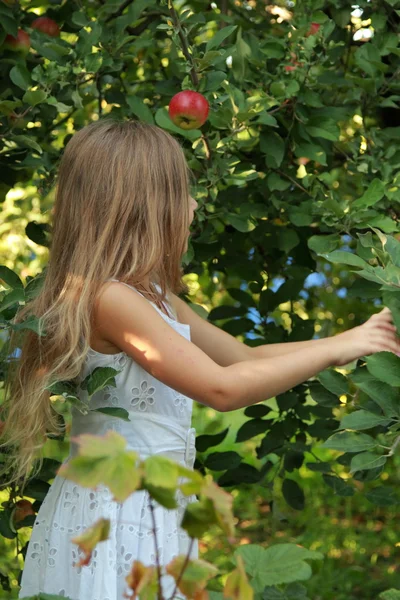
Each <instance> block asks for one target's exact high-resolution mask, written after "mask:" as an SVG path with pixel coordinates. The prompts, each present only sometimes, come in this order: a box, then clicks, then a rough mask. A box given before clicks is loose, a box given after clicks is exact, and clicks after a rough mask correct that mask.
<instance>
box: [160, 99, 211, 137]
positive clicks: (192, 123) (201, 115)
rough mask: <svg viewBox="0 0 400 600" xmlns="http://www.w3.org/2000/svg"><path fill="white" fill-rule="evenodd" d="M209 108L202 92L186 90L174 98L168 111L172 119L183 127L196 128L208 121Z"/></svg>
mask: <svg viewBox="0 0 400 600" xmlns="http://www.w3.org/2000/svg"><path fill="white" fill-rule="evenodd" d="M209 108H210V107H209V104H208V101H207V100H206V98H205V97H204V96H203V95H202V94H199V92H194V91H192V90H184V91H182V92H179V93H178V94H175V96H174V97H173V98H172V100H171V102H170V103H169V109H168V112H169V116H170V119H171V121H172V122H173V123H174V124H175V125H177V126H178V127H180V128H181V129H196V128H197V127H201V126H202V125H203V123H205V122H206V120H207V117H208V111H209Z"/></svg>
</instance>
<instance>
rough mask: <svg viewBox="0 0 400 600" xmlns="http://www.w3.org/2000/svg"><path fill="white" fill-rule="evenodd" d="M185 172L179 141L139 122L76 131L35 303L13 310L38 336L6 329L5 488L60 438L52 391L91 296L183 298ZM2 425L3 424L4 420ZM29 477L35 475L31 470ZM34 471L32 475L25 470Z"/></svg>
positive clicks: (76, 359)
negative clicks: (113, 284) (150, 286)
mask: <svg viewBox="0 0 400 600" xmlns="http://www.w3.org/2000/svg"><path fill="white" fill-rule="evenodd" d="M191 175H192V173H191V171H190V169H189V167H188V165H187V163H186V160H185V156H184V152H183V150H182V148H181V146H180V144H179V143H178V142H177V141H176V140H175V139H174V138H173V137H172V136H171V135H169V134H168V133H167V132H165V131H164V130H162V129H160V128H159V127H156V126H154V125H148V124H146V123H141V122H138V121H123V122H121V121H115V120H113V119H110V118H106V119H102V120H99V121H96V122H93V123H91V124H89V125H87V126H86V127H84V128H83V129H81V130H80V131H79V132H77V133H75V134H74V135H73V136H72V138H71V139H70V141H69V142H68V143H67V145H66V147H65V151H64V153H63V156H62V158H61V161H60V165H59V171H58V178H57V181H56V200H55V205H54V211H53V213H54V215H53V217H52V219H53V221H54V223H53V226H52V230H51V243H50V255H49V263H48V265H47V267H46V269H45V272H44V273H43V285H42V287H41V289H40V291H39V292H38V293H37V295H36V297H34V298H33V299H31V300H30V301H29V302H27V303H26V304H25V305H24V306H23V307H22V308H21V309H20V310H19V311H18V313H17V315H16V317H15V319H14V322H15V323H19V322H21V321H23V320H25V319H26V318H27V316H28V315H32V316H35V317H37V318H38V319H39V323H40V333H44V334H45V335H37V334H36V333H35V332H34V331H32V330H29V329H24V330H22V331H18V332H17V331H13V332H12V334H11V336H10V340H9V346H8V356H13V355H14V352H15V350H17V349H18V347H20V350H21V354H20V356H19V358H18V360H14V361H12V362H11V363H10V364H9V366H8V372H7V374H6V381H5V387H4V393H5V401H4V405H3V406H4V410H3V413H5V423H4V426H3V436H4V438H5V440H6V441H5V442H3V444H2V446H6V448H7V449H6V456H7V459H8V460H7V461H6V467H5V470H7V469H10V468H11V469H12V476H11V478H9V480H8V482H7V483H10V482H12V481H18V482H21V481H22V482H23V483H25V482H26V480H27V478H28V476H29V474H30V472H31V469H32V466H34V465H36V460H35V459H36V458H38V460H39V462H38V463H37V464H38V468H39V466H40V465H41V464H42V458H41V457H40V456H39V457H37V456H36V455H37V453H38V450H39V449H40V448H41V447H42V446H43V444H44V442H45V441H46V438H47V433H53V434H60V433H61V429H60V422H59V416H58V414H57V413H56V412H55V410H54V409H53V407H52V405H51V401H50V391H49V390H48V389H47V388H48V386H49V385H51V384H52V383H55V382H57V381H73V380H74V379H75V378H76V377H78V375H79V373H80V371H81V368H82V365H83V362H84V360H85V357H86V354H87V352H88V350H89V343H90V336H91V330H92V316H93V307H94V302H95V298H96V296H97V294H98V292H99V290H100V288H101V286H102V284H103V283H104V282H105V281H106V280H107V279H109V278H115V279H119V280H120V281H124V282H129V283H131V284H132V285H135V284H136V283H140V282H141V281H142V280H143V279H144V278H145V277H146V276H149V277H150V278H151V280H152V281H154V282H156V283H158V285H159V286H160V289H161V293H160V294H159V298H158V300H160V301H163V300H165V297H166V294H167V292H168V291H172V292H174V293H182V292H187V287H186V286H185V284H184V283H183V282H182V275H183V270H182V266H181V259H182V256H183V254H184V252H185V249H186V240H187V235H188V229H189V225H190V223H189V218H190V209H189V198H190V183H191ZM2 418H3V417H2ZM35 473H36V469H35ZM31 474H32V473H31Z"/></svg>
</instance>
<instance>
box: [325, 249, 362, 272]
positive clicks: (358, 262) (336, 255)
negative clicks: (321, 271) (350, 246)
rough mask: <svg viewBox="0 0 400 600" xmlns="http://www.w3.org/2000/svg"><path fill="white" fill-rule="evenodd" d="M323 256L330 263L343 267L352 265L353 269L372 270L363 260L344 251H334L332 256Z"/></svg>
mask: <svg viewBox="0 0 400 600" xmlns="http://www.w3.org/2000/svg"><path fill="white" fill-rule="evenodd" d="M323 256H324V257H325V258H326V259H327V260H329V262H333V263H339V264H342V265H350V266H352V267H363V268H370V267H369V264H368V263H366V262H365V260H363V259H362V258H360V257H359V256H357V255H356V254H353V253H352V252H344V251H343V250H334V251H333V252H331V253H330V254H325V253H323Z"/></svg>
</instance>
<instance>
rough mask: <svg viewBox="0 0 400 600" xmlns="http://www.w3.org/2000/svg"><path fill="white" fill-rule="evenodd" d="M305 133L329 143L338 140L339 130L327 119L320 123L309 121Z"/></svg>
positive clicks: (314, 120) (313, 120)
mask: <svg viewBox="0 0 400 600" xmlns="http://www.w3.org/2000/svg"><path fill="white" fill-rule="evenodd" d="M307 133H308V134H309V135H311V137H317V138H323V139H325V140H329V141H331V142H336V141H337V140H338V139H339V135H340V130H339V127H338V126H337V124H336V123H335V121H332V120H331V119H328V120H326V121H320V120H319V119H310V120H309V122H308V123H307Z"/></svg>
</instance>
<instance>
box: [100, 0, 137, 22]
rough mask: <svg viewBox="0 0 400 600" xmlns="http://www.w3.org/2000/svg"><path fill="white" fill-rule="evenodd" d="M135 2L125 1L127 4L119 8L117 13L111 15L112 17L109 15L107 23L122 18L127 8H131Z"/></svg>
mask: <svg viewBox="0 0 400 600" xmlns="http://www.w3.org/2000/svg"><path fill="white" fill-rule="evenodd" d="M132 2H133V0H125V2H123V3H122V4H121V6H120V7H119V9H118V10H117V11H115V13H111V15H108V17H107V19H105V21H104V22H105V23H108V22H109V21H111V20H112V19H116V18H117V17H120V16H121V15H122V13H123V12H124V10H125V8H126V7H127V6H129V5H130V4H132Z"/></svg>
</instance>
